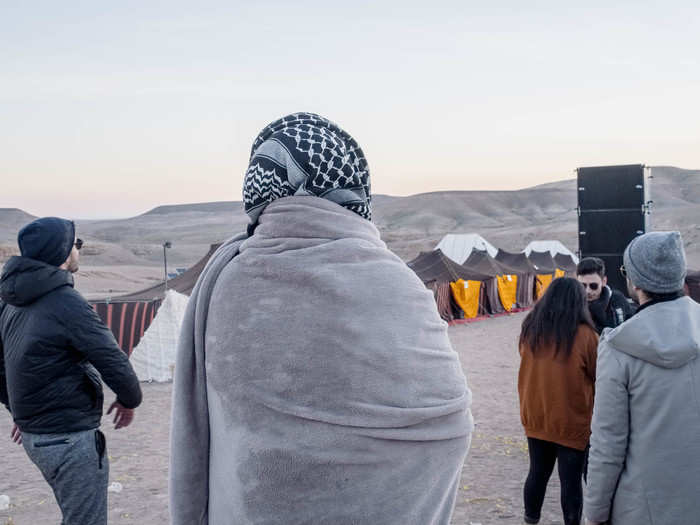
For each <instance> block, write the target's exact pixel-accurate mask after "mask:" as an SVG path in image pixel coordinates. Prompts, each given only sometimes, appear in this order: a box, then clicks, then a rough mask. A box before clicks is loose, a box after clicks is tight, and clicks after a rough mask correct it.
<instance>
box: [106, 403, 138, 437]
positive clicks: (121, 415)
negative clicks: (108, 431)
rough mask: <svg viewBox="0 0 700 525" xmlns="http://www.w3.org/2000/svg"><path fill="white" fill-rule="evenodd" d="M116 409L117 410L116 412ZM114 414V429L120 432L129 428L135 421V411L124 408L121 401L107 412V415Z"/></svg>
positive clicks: (113, 404)
mask: <svg viewBox="0 0 700 525" xmlns="http://www.w3.org/2000/svg"><path fill="white" fill-rule="evenodd" d="M115 409H116V410H115ZM112 410H115V412H114V429H115V430H118V429H120V428H123V427H128V426H129V425H130V424H131V422H132V421H133V420H134V409H133V408H124V407H123V406H122V405H121V403H119V401H115V402H114V403H112V405H111V406H110V407H109V410H107V414H111V413H112Z"/></svg>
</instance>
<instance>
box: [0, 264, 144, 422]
mask: <svg viewBox="0 0 700 525" xmlns="http://www.w3.org/2000/svg"><path fill="white" fill-rule="evenodd" d="M0 299H2V301H0V401H2V403H4V404H5V405H6V406H7V407H8V409H9V410H10V412H11V413H12V417H13V419H14V421H15V423H16V424H17V426H18V427H19V428H20V430H22V431H24V432H32V433H37V434H49V433H55V432H77V431H80V430H89V429H92V428H97V427H98V426H99V425H100V419H101V418H102V404H103V393H102V381H101V380H100V375H101V376H102V379H104V381H105V383H107V385H108V386H109V387H110V388H111V389H112V390H113V391H114V392H115V393H116V394H117V400H118V401H119V402H120V403H121V404H122V405H123V406H125V407H126V408H135V407H136V406H138V405H139V404H140V403H141V388H140V386H139V382H138V379H137V377H136V374H134V370H133V369H132V368H131V364H130V363H129V360H128V358H127V356H126V354H125V353H124V352H123V351H122V350H121V349H120V348H119V346H118V345H117V342H116V341H115V339H114V336H113V335H112V332H110V330H109V329H108V328H107V327H106V326H105V325H104V324H103V323H102V321H101V320H100V318H99V317H98V316H97V314H96V313H95V312H94V310H93V309H92V308H91V307H90V305H89V304H88V303H87V301H85V299H84V298H83V297H82V296H81V295H80V294H79V293H78V292H77V291H75V290H74V289H73V276H72V275H71V274H70V273H69V272H67V271H65V270H61V269H59V268H57V267H56V266H52V265H49V264H46V263H43V262H41V261H37V260H34V259H29V258H27V257H12V258H11V259H10V260H9V261H8V262H7V263H6V264H5V267H4V269H3V273H2V277H1V278H0ZM98 372H99V373H98Z"/></svg>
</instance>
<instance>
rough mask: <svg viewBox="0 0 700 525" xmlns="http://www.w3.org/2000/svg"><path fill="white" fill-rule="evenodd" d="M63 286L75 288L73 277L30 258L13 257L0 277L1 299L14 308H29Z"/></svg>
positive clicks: (68, 273)
mask: <svg viewBox="0 0 700 525" xmlns="http://www.w3.org/2000/svg"><path fill="white" fill-rule="evenodd" d="M61 286H73V275H71V273H70V272H68V271H67V270H61V269H60V268H58V267H56V266H52V265H50V264H47V263H45V262H42V261H37V260H35V259H30V258H29V257H20V256H15V257H11V258H10V259H9V260H8V261H7V263H5V266H4V268H3V270H2V276H1V277H0V299H2V300H3V301H5V302H6V303H7V304H11V305H13V306H27V305H29V304H31V303H33V302H34V301H36V300H37V299H39V298H41V297H43V296H44V295H46V294H47V293H49V292H52V291H53V290H55V289H56V288H60V287H61Z"/></svg>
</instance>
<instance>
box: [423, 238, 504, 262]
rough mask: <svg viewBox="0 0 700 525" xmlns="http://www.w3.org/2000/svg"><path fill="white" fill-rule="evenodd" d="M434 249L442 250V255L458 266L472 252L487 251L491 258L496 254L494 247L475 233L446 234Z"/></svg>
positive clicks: (496, 250)
mask: <svg viewBox="0 0 700 525" xmlns="http://www.w3.org/2000/svg"><path fill="white" fill-rule="evenodd" d="M435 249H436V250H442V253H444V254H445V255H447V256H448V257H449V258H450V259H452V260H453V261H455V262H456V263H458V264H464V261H466V260H467V259H468V258H469V255H470V254H471V253H472V250H482V251H487V252H489V255H490V256H491V257H495V256H496V253H497V252H498V249H497V248H496V247H495V246H493V245H492V244H490V243H489V242H488V241H487V240H486V239H484V238H483V237H482V236H481V235H479V234H476V233H465V234H453V233H450V234H447V235H445V236H444V237H443V238H442V240H441V241H440V242H439V243H438V245H437V246H436V247H435Z"/></svg>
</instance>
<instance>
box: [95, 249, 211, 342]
mask: <svg viewBox="0 0 700 525" xmlns="http://www.w3.org/2000/svg"><path fill="white" fill-rule="evenodd" d="M219 246H221V244H212V245H211V246H210V247H209V251H208V252H207V253H206V254H205V255H204V257H202V258H201V259H200V260H199V261H197V263H195V264H194V265H193V266H191V267H190V268H188V269H187V271H185V272H183V273H181V274H180V275H178V276H177V277H174V278H173V279H168V290H175V291H176V292H178V293H181V294H185V295H189V294H190V293H191V292H192V289H193V288H194V285H195V284H196V283H197V279H198V278H199V274H200V273H202V270H204V267H205V266H206V265H207V263H208V262H209V258H210V257H211V256H212V255H214V252H215V251H216V250H217V249H218V248H219ZM164 297H165V286H164V285H163V283H159V284H157V285H155V286H151V287H149V288H146V289H144V290H140V291H138V292H133V293H130V294H127V295H121V296H118V297H113V298H112V297H109V298H105V299H97V300H92V301H90V304H91V305H92V307H93V309H94V310H95V311H96V312H97V315H99V316H100V319H102V321H103V322H104V323H105V324H106V325H107V326H108V327H109V328H110V330H112V333H113V334H114V337H115V339H116V340H117V343H118V344H119V346H120V347H121V349H122V350H124V352H126V353H127V354H131V351H132V350H133V349H134V347H135V346H136V345H137V344H138V343H139V341H140V340H141V337H143V334H144V333H145V331H146V330H147V329H148V327H149V325H150V324H151V321H153V318H154V317H155V316H156V312H157V311H158V308H159V307H160V305H161V303H162V301H163V298H164Z"/></svg>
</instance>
